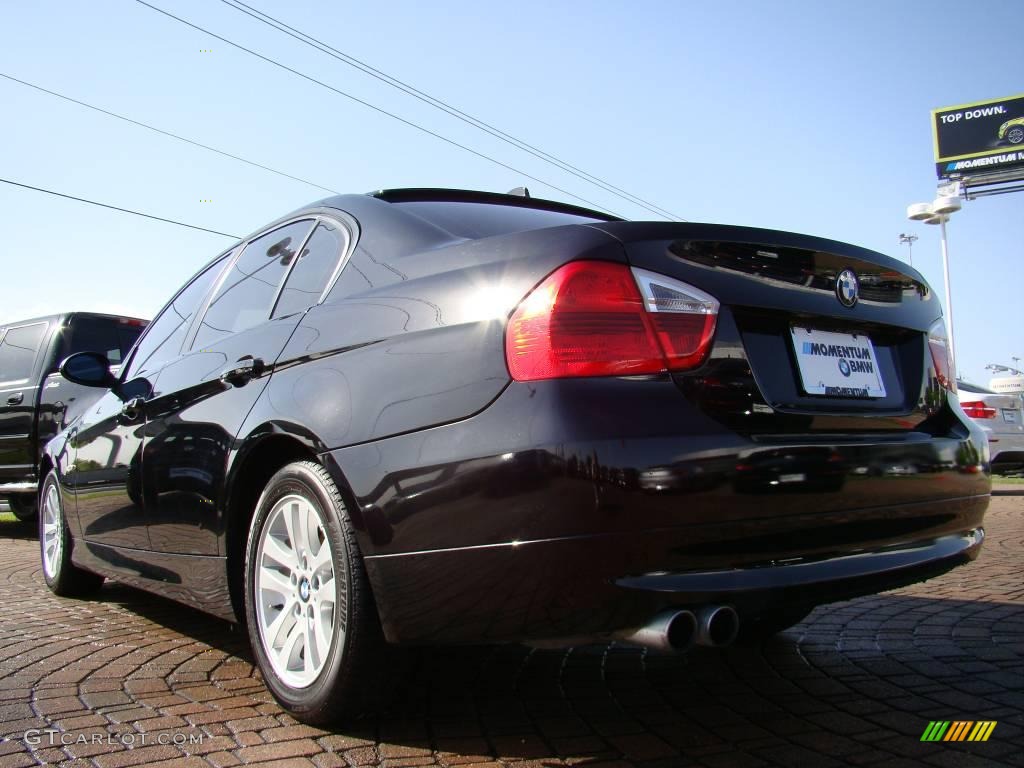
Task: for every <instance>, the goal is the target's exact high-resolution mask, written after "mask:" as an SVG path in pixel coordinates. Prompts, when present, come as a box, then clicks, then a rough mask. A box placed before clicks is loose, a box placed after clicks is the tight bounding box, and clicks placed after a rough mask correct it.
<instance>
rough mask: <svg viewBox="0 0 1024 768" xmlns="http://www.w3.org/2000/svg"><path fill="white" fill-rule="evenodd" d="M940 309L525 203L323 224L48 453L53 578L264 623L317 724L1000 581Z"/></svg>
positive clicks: (784, 251) (344, 213) (130, 365)
mask: <svg viewBox="0 0 1024 768" xmlns="http://www.w3.org/2000/svg"><path fill="white" fill-rule="evenodd" d="M947 355H948V353H947V345H946V337H945V332H944V324H943V320H942V316H941V311H940V308H939V304H938V301H937V300H936V297H935V295H934V293H933V292H932V291H931V290H930V289H929V287H928V286H927V285H926V284H925V283H924V281H923V279H922V278H921V276H920V275H919V274H918V273H917V272H915V271H913V270H912V269H911V268H908V267H907V266H906V265H904V264H902V263H901V262H898V261H895V260H893V259H891V258H888V257H886V256H883V255H881V254H878V253H874V252H871V251H868V250H864V249H863V248H858V247H855V246H852V245H847V244H843V243H839V242H835V241H831V240H823V239H819V238H814V237H809V236H805V235H798V234H792V233H789V232H779V231H771V230H763V229H750V228H744V227H734V226H719V225H710V224H677V223H645V222H628V221H621V220H618V219H615V218H613V217H610V216H607V215H604V214H601V213H598V212H595V211H591V210H586V209H582V208H577V207H574V206H569V205H564V204H561V203H554V202H549V201H543V200H538V199H533V198H529V197H523V196H515V195H498V194H489V193H481V192H464V191H457V190H437V189H412V190H391V191H381V192H377V193H374V194H370V195H351V196H342V197H334V198H330V199H327V200H324V201H321V202H319V203H317V204H314V205H312V206H310V207H308V208H304V209H301V210H299V211H297V212H295V213H293V214H290V215H288V216H286V217H284V218H283V219H280V220H278V221H276V222H274V223H272V224H270V225H268V226H266V227H264V228H263V229H261V230H260V231H258V232H256V233H254V234H253V235H251V236H250V237H247V238H245V239H244V240H243V241H242V242H240V243H238V244H237V245H235V246H234V247H232V248H231V249H229V250H228V251H226V252H224V253H222V254H220V255H219V256H218V257H217V258H215V259H213V261H211V262H210V263H209V264H207V265H206V266H205V267H203V269H201V270H200V271H199V273H198V274H196V275H195V277H193V278H192V279H191V280H190V281H189V282H188V283H187V284H186V285H185V286H184V287H183V288H181V290H179V291H178V292H177V293H176V294H175V295H174V297H173V298H172V299H171V301H170V303H168V304H167V306H166V307H165V308H164V309H163V310H162V311H161V313H160V314H159V315H158V316H157V318H156V320H155V321H154V322H152V323H151V324H150V325H149V327H148V328H147V329H146V332H145V334H144V335H143V336H142V337H141V339H140V340H139V341H138V343H137V344H136V346H135V347H134V349H133V350H132V352H131V353H130V355H129V357H128V358H127V360H126V362H125V364H124V365H123V366H122V368H121V371H120V374H119V376H118V377H116V378H115V377H114V376H113V375H112V374H111V373H110V370H109V364H108V361H107V360H105V359H104V358H103V357H102V356H101V355H99V354H95V353H88V352H86V353H80V354H78V355H73V356H71V357H69V358H68V359H67V360H65V361H64V363H63V366H62V373H63V375H64V376H65V377H67V378H68V379H70V380H72V381H75V382H77V383H79V384H85V385H90V386H96V387H102V388H105V389H106V392H105V393H104V394H103V396H102V397H101V398H100V399H99V400H98V401H97V403H96V404H95V405H94V406H92V407H91V408H90V409H88V410H87V411H86V412H85V413H83V414H82V415H81V416H80V417H79V419H78V420H77V421H75V422H74V423H72V424H70V425H69V427H68V428H67V429H66V430H65V431H64V432H62V433H61V434H60V435H59V436H58V437H57V438H55V439H54V440H53V442H51V443H50V445H49V447H48V450H47V456H46V466H45V467H44V471H43V472H42V476H43V477H44V480H43V482H42V484H41V488H40V499H41V504H40V508H41V510H42V514H41V515H40V542H41V549H42V562H43V571H44V574H45V578H46V582H47V584H49V586H50V587H51V589H53V591H54V592H56V593H57V594H59V595H71V594H83V593H86V592H88V591H90V590H94V589H96V588H97V587H99V585H100V584H101V582H102V580H103V579H104V578H111V579H116V580H118V581H122V582H125V583H128V584H132V585H135V586H137V587H141V588H142V589H147V590H151V591H153V592H156V593H159V594H161V595H165V596H167V597H170V598H173V599H175V600H179V601H182V602H184V603H187V604H188V605H191V606H194V607H196V608H197V609H200V610H203V611H208V612H210V613H212V614H215V615H217V616H222V617H225V618H228V619H230V620H232V621H239V622H244V623H245V624H246V625H247V627H248V631H249V634H250V637H251V640H252V648H253V652H254V654H255V657H256V660H257V662H258V664H259V666H260V669H261V670H262V672H263V675H264V678H265V680H266V683H267V685H268V687H269V688H270V690H271V691H272V692H273V694H274V695H275V696H276V697H277V698H278V699H279V700H280V701H281V702H282V704H283V705H284V706H286V707H287V708H288V709H289V710H290V711H291V712H293V713H294V714H295V715H296V716H297V717H299V718H302V719H304V720H306V721H310V722H319V721H323V720H326V719H329V718H332V717H337V716H344V715H349V714H354V713H358V712H360V711H365V709H366V708H367V707H369V706H370V705H371V703H372V701H373V700H374V699H375V698H376V697H377V696H378V695H379V694H380V693H381V691H382V690H385V689H386V686H384V685H383V684H382V682H381V681H382V680H384V678H385V677H386V673H387V667H388V666H389V660H388V659H389V656H388V653H389V649H390V648H391V647H392V646H399V645H423V644H436V643H467V642H472V643H479V642H524V643H532V644H539V645H559V644H575V643H585V642H594V641H599V642H607V641H609V640H613V639H614V640H618V641H621V642H626V643H633V644H637V645H642V646H646V647H649V648H655V649H662V650H666V651H669V650H676V651H679V650H684V649H685V648H687V647H689V646H690V645H691V644H693V643H700V644H704V645H712V646H722V645H727V644H729V643H731V642H733V641H734V640H737V639H739V640H740V641H747V642H750V641H755V642H756V641H757V640H758V639H760V638H763V637H766V636H768V635H771V634H773V633H775V632H778V631H781V630H782V629H785V628H786V627H788V626H791V625H792V624H794V623H796V622H798V621H800V620H801V619H802V618H803V617H804V616H806V615H807V613H808V612H809V611H810V610H811V609H812V608H813V607H814V606H815V605H820V604H822V603H826V602H830V601H834V600H839V599H845V598H848V597H852V596H856V595H863V594H869V593H874V592H877V591H880V590H885V589H890V588H893V587H896V586H899V585H903V584H907V583H911V582H915V581H920V580H922V579H925V578H928V577H931V576H934V575H936V574H939V573H942V572H945V571H947V570H949V569H950V568H953V567H955V566H957V565H958V564H961V563H964V562H967V561H969V560H971V559H973V558H974V557H976V556H977V554H978V551H979V549H980V547H981V543H982V540H983V538H984V530H983V527H982V518H983V516H984V512H985V509H986V507H987V505H988V500H989V491H990V479H989V474H988V472H989V467H988V454H987V450H988V448H987V442H986V441H985V439H984V436H983V435H981V434H980V433H979V431H978V429H977V427H975V426H974V425H973V424H972V422H971V420H970V419H967V418H965V416H964V415H963V412H962V411H961V409H960V406H959V404H958V401H957V397H956V393H955V383H954V382H955V379H954V377H953V376H952V374H951V372H950V367H949V362H948V356H947Z"/></svg>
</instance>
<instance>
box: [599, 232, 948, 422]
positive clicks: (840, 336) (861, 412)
mask: <svg viewBox="0 0 1024 768" xmlns="http://www.w3.org/2000/svg"><path fill="white" fill-rule="evenodd" d="M593 226H595V227H597V228H599V229H601V230H603V231H605V232H607V233H608V234H610V235H612V236H614V237H616V238H618V239H619V240H620V241H621V242H622V243H623V246H624V248H625V250H626V254H627V258H628V259H629V261H630V263H631V264H632V265H633V266H635V267H639V268H642V269H646V270H650V271H652V272H659V273H662V274H666V275H669V276H670V277H673V278H675V279H677V280H681V281H683V282H686V283H689V284H691V285H693V286H695V287H697V288H700V289H701V290H703V291H706V292H708V293H710V294H711V295H712V296H714V297H715V298H716V299H718V300H719V301H720V302H721V304H722V308H721V313H720V316H719V322H718V329H717V331H716V340H715V346H714V348H713V350H712V353H711V355H710V358H709V359H708V361H707V363H705V364H704V365H703V366H701V368H699V369H697V370H695V371H693V372H687V373H682V374H676V375H675V376H674V378H675V380H676V382H677V383H678V384H679V386H680V387H681V388H682V389H683V390H684V392H686V394H687V395H688V397H689V398H690V399H691V401H693V402H695V403H696V404H697V405H698V406H699V407H700V408H701V409H702V410H704V411H705V412H706V413H708V414H709V415H712V416H714V417H715V418H717V419H719V420H721V421H724V422H726V423H728V424H729V425H730V426H732V427H733V428H735V429H737V431H740V432H743V433H750V434H753V433H771V434H793V433H800V434H803V433H810V432H833V433H835V432H850V431H880V430H881V431H894V430H895V431H906V430H912V429H916V428H918V427H919V426H920V425H921V424H922V423H923V422H924V421H925V420H926V419H927V418H928V417H929V416H930V415H931V414H932V413H934V412H935V411H936V410H937V409H938V407H939V406H940V405H941V403H942V401H943V395H942V393H941V392H937V391H935V389H936V388H935V383H934V381H933V380H932V377H929V370H930V366H931V360H930V356H929V354H928V350H927V342H926V334H927V332H928V329H929V328H930V327H931V326H932V324H933V323H935V321H936V320H937V319H938V318H939V317H940V316H941V315H940V309H939V306H938V302H937V301H936V299H935V297H934V295H933V293H932V292H931V291H930V290H929V288H928V286H927V285H926V283H925V282H924V280H923V278H921V276H920V275H919V274H918V273H917V272H915V271H914V270H913V269H912V268H910V267H908V266H907V265H905V264H903V263H902V262H899V261H896V260H895V259H891V258H889V257H887V256H884V255H882V254H880V253H875V252H873V251H869V250H867V249H864V248H859V247H857V246H853V245H849V244H846V243H840V242H837V241H834V240H826V239H822V238H816V237H810V236H807V235H799V234H794V233H791V232H781V231H774V230H765V229H754V228H747V227H734V226H725V225H712V224H688V223H684V224H668V223H642V222H607V223H600V224H595V225H593ZM847 270H849V271H851V272H852V273H853V274H854V275H856V278H857V281H858V283H859V296H858V299H857V301H856V302H855V303H854V304H853V306H845V305H844V303H843V302H842V301H841V300H840V297H839V295H838V292H837V285H838V283H839V282H840V279H841V276H842V275H843V273H844V272H845V271H847ZM811 345H813V346H811ZM816 352H820V353H821V354H818V355H817V358H818V359H812V358H814V357H815V354H814V353H816ZM868 369H871V370H870V371H869V372H870V373H873V374H875V376H874V377H873V376H859V375H858V374H860V373H862V372H864V371H866V370H868ZM870 379H874V380H875V381H876V383H877V386H873V387H871V388H870V389H869V390H867V391H866V390H865V388H864V387H863V386H861V385H862V384H863V382H865V381H867V380H870ZM851 382H856V383H857V386H850V387H844V386H842V385H844V384H847V383H851Z"/></svg>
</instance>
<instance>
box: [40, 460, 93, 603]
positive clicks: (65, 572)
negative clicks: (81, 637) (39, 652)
mask: <svg viewBox="0 0 1024 768" xmlns="http://www.w3.org/2000/svg"><path fill="white" fill-rule="evenodd" d="M39 499H40V503H41V506H42V509H41V512H42V514H40V515H39V549H40V551H41V554H42V559H43V579H45V580H46V586H48V587H49V588H50V590H51V591H52V592H53V593H54V594H56V595H62V596H67V597H70V596H78V595H85V594H88V593H89V592H95V591H96V590H97V589H99V588H100V586H101V585H102V584H103V577H102V576H98V575H96V574H95V573H89V572H88V571H83V570H82V569H81V568H78V567H77V566H75V565H74V564H72V562H71V547H72V546H73V542H72V539H71V532H70V531H69V530H68V524H67V518H66V517H65V516H64V505H63V503H62V502H61V496H60V486H59V484H58V481H57V472H56V471H55V470H51V471H50V474H48V475H47V476H46V480H45V481H44V482H43V490H42V492H40V494H39Z"/></svg>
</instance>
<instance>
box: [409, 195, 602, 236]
mask: <svg viewBox="0 0 1024 768" xmlns="http://www.w3.org/2000/svg"><path fill="white" fill-rule="evenodd" d="M392 205H397V206H399V207H400V208H401V209H402V210H403V211H406V212H407V213H411V214H414V215H416V216H418V217H420V218H421V219H424V220H426V221H428V222H430V223H431V224H433V225H434V226H435V227H440V228H441V229H443V230H445V231H447V232H450V233H452V234H453V235H455V236H456V237H465V238H468V239H471V240H476V239H478V238H481V237H493V236H494V235H508V234H511V233H513V232H525V231H527V230H529V229H544V228H546V227H562V226H565V225H566V224H591V223H593V222H595V221H602V219H598V218H592V217H590V216H578V215H576V214H572V213H562V212H561V211H544V210H540V209H537V208H521V207H519V206H515V205H500V204H496V203H468V202H452V201H441V200H424V201H413V202H407V203H402V202H398V203H392Z"/></svg>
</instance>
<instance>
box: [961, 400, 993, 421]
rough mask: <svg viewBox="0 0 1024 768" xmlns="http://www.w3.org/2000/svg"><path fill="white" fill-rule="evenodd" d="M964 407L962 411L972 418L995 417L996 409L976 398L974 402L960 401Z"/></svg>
mask: <svg viewBox="0 0 1024 768" xmlns="http://www.w3.org/2000/svg"><path fill="white" fill-rule="evenodd" d="M960 405H961V406H962V407H963V409H964V413H966V414H967V415H968V416H970V417H971V418H972V419H994V418H995V417H996V409H995V408H990V407H989V406H988V405H986V404H985V401H984V400H978V401H977V402H974V403H960Z"/></svg>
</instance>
